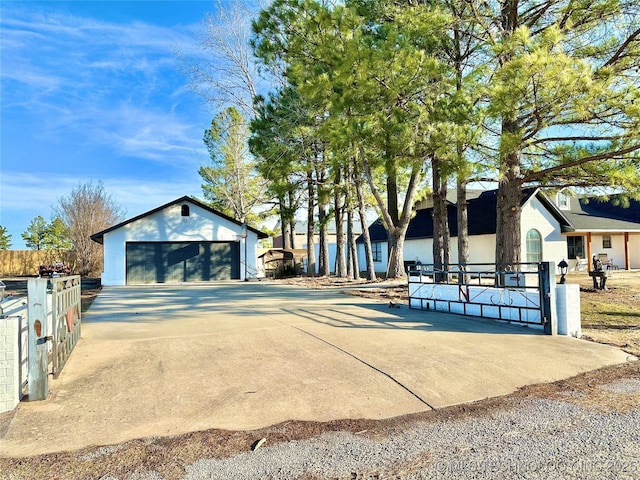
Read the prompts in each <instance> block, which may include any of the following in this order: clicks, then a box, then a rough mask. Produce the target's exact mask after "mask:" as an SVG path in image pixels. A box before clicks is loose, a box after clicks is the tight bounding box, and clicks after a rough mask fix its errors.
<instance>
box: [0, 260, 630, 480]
mask: <svg viewBox="0 0 640 480" xmlns="http://www.w3.org/2000/svg"><path fill="white" fill-rule="evenodd" d="M584 277H586V278H584ZM283 282H285V283H290V284H295V285H305V286H307V287H310V288H321V289H322V288H335V287H337V286H339V287H347V288H345V293H348V294H353V295H360V296H366V297H373V298H377V299H381V300H385V301H387V300H388V301H390V302H394V303H406V302H407V295H406V285H403V284H400V285H398V286H393V287H381V288H376V287H375V286H374V285H365V284H366V282H360V283H358V284H356V285H354V284H353V283H350V282H348V281H344V280H341V279H290V280H285V281H283ZM568 283H579V284H580V286H581V301H582V310H583V333H584V334H585V335H586V336H587V337H588V338H589V339H591V340H593V341H598V342H602V343H609V344H612V345H617V346H619V347H621V348H623V349H624V350H626V351H627V352H629V353H632V354H635V355H639V354H640V311H639V310H638V308H637V305H638V296H639V295H640V272H637V273H628V272H620V273H617V272H616V273H615V274H614V276H613V277H612V278H611V279H610V281H609V286H610V288H609V290H608V291H594V290H593V288H592V283H591V279H590V278H589V277H588V276H586V274H571V275H569V278H568ZM351 286H353V287H354V288H350V287H351ZM98 292H99V290H93V291H86V292H83V299H82V301H83V310H84V309H85V308H87V307H88V305H90V302H91V301H93V298H95V296H96V295H97V293H98ZM628 378H633V379H640V362H631V363H627V364H624V365H619V366H613V367H607V368H604V369H600V370H596V371H592V372H588V373H585V374H582V375H579V376H576V377H573V378H570V379H567V380H562V381H559V382H554V383H549V384H541V385H531V386H527V387H525V388H522V389H521V390H519V391H517V392H515V393H513V394H511V395H507V396H503V397H497V398H490V399H486V400H482V401H478V402H474V403H471V404H464V405H457V406H453V407H448V408H443V409H439V410H434V411H428V412H423V413H418V414H413V415H407V416H402V417H396V418H392V419H387V420H357V419H355V420H339V421H332V422H326V423H316V422H300V421H290V422H285V423H282V424H278V425H274V426H271V427H267V428H263V429H259V430H254V431H225V430H215V429H214V430H207V431H200V432H192V433H189V434H185V435H178V436H173V437H162V438H160V437H154V438H144V439H139V440H133V441H129V442H125V443H122V444H119V445H111V446H102V447H87V448H84V449H82V450H79V451H73V452H62V453H56V454H48V455H40V456H35V457H25V458H18V459H8V458H0V479H12V480H13V479H32V478H49V479H65V480H66V479H69V480H74V479H87V478H109V477H111V476H115V477H121V476H124V475H127V474H129V475H131V474H132V473H135V472H140V473H142V472H147V471H152V470H153V471H156V472H158V474H160V475H161V476H162V477H163V478H165V479H169V480H170V479H179V478H182V477H183V476H184V474H185V468H186V467H187V466H188V465H191V464H192V463H194V462H195V461H196V460H198V459H202V458H223V457H229V456H232V455H235V454H238V453H241V452H248V451H251V450H252V449H253V448H254V447H255V445H256V444H257V443H258V442H259V441H260V440H261V439H266V444H268V445H273V444H276V443H279V442H288V441H291V440H302V439H306V438H312V437H315V436H318V435H320V434H321V433H323V432H331V431H345V432H353V433H359V434H364V435H367V436H370V437H372V438H384V437H385V436H387V435H390V434H391V433H393V432H398V431H401V430H402V429H404V428H408V427H410V426H414V425H415V424H416V423H418V422H435V421H439V420H443V419H463V418H470V417H481V416H485V415H490V414H491V412H492V411H493V410H495V409H498V408H511V407H514V406H516V407H517V405H519V404H520V403H521V402H522V401H523V400H524V399H533V398H543V399H554V400H555V399H561V400H563V401H570V402H574V403H576V404H577V405H579V406H580V407H583V408H589V409H595V410H596V411H602V412H612V411H617V412H626V411H628V410H629V409H632V408H637V406H638V404H640V394H635V395H632V396H612V395H610V394H608V393H607V392H606V390H603V389H601V388H599V385H603V384H607V383H610V382H613V381H615V380H618V379H628ZM10 420H11V413H7V414H3V415H0V438H1V437H2V434H3V428H4V429H6V427H7V426H8V423H9V422H10Z"/></svg>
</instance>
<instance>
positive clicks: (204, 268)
mask: <svg viewBox="0 0 640 480" xmlns="http://www.w3.org/2000/svg"><path fill="white" fill-rule="evenodd" d="M261 238H267V235H266V234H265V233H263V232H261V231H259V230H256V229H254V228H251V227H247V226H246V225H243V224H242V222H239V221H237V220H234V219H233V218H230V217H228V216H226V215H224V214H222V213H220V212H218V211H216V210H214V209H212V208H211V207H209V206H207V205H205V204H204V203H202V202H199V201H198V200H196V199H194V198H191V197H188V196H184V197H181V198H178V199H176V200H174V201H172V202H170V203H167V204H166V205H162V206H160V207H158V208H156V209H154V210H151V211H148V212H146V213H143V214H141V215H138V216H137V217H134V218H131V219H129V220H126V221H124V222H122V223H119V224H118V225H114V226H112V227H110V228H107V229H106V230H103V231H101V232H98V233H96V234H94V235H92V236H91V239H92V240H94V241H95V242H98V243H100V244H102V245H103V251H104V271H103V272H102V284H103V285H106V286H117V285H135V284H145V283H169V282H202V281H212V280H244V279H248V278H251V277H255V276H256V272H257V270H256V265H257V247H258V240H259V239H261Z"/></svg>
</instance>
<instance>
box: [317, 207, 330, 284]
mask: <svg viewBox="0 0 640 480" xmlns="http://www.w3.org/2000/svg"><path fill="white" fill-rule="evenodd" d="M326 219H327V207H326V206H325V205H324V204H321V203H318V225H319V230H320V231H319V237H320V239H319V240H320V241H319V245H320V246H319V248H318V250H319V252H318V257H319V258H318V275H320V276H321V277H326V276H327V275H329V273H331V272H330V267H329V245H328V238H327V225H326V223H327V221H326Z"/></svg>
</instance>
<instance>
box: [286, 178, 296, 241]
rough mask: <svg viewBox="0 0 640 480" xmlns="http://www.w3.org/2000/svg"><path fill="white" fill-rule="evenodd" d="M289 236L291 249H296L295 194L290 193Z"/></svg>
mask: <svg viewBox="0 0 640 480" xmlns="http://www.w3.org/2000/svg"><path fill="white" fill-rule="evenodd" d="M287 209H288V210H289V224H290V225H289V234H290V235H291V242H290V243H291V248H296V217H295V210H296V208H295V194H294V192H293V191H291V190H290V191H289V205H288V207H287Z"/></svg>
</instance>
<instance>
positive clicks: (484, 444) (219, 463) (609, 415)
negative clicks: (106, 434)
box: [0, 369, 640, 480]
mask: <svg viewBox="0 0 640 480" xmlns="http://www.w3.org/2000/svg"><path fill="white" fill-rule="evenodd" d="M636 371H637V369H636ZM592 382H593V380H592V379H589V378H586V379H585V381H584V382H583V385H582V386H581V387H580V388H573V387H571V388H567V385H564V384H562V382H560V385H557V386H558V387H559V388H558V389H557V390H555V391H552V390H549V389H548V387H541V390H539V391H538V390H536V389H535V388H534V391H533V392H531V393H529V394H526V395H524V396H523V395H519V394H516V395H513V396H509V397H505V398H504V399H502V400H501V401H499V402H498V403H497V404H495V405H489V406H488V408H479V409H477V410H475V409H473V408H470V409H469V410H467V409H466V407H465V406H460V407H457V408H454V409H452V410H451V412H449V413H445V414H440V415H438V416H435V417H431V416H427V417H422V418H417V419H414V420H411V419H410V420H409V421H406V422H403V423H399V424H395V423H391V424H390V425H388V426H386V427H384V428H376V427H375V426H374V427H372V428H371V429H366V430H363V431H359V432H353V431H352V432H349V431H337V432H325V433H321V434H319V435H317V436H313V437H311V438H307V439H302V440H290V441H286V440H285V441H280V442H274V443H273V444H271V445H270V444H269V440H268V438H269V435H268V434H265V435H266V436H267V440H266V442H264V444H263V446H261V447H260V448H257V449H255V451H250V450H247V451H244V452H242V453H235V454H231V455H228V456H223V457H221V458H201V459H199V460H197V461H195V462H193V463H189V464H185V465H184V469H183V470H182V472H183V473H182V474H180V478H183V479H185V480H200V479H224V480H230V479H252V480H253V479H274V480H275V479H285V480H291V479H303V480H318V479H345V480H373V479H406V480H409V479H440V478H441V479H492V480H493V479H514V478H522V479H545V480H547V479H551V480H553V479H580V480H582V479H616V480H618V479H637V478H640V405H639V403H638V402H639V401H640V379H638V378H629V377H627V378H619V379H611V381H609V382H608V383H607V382H604V383H599V384H597V385H594V384H593V383H592ZM541 393H542V395H540V394H541ZM542 397H546V398H542ZM480 403H482V402H480ZM146 443H147V444H148V445H153V443H154V439H146ZM120 450H121V447H119V446H112V447H101V448H99V449H97V450H94V451H93V452H92V453H91V454H90V455H86V454H85V455H84V456H80V457H76V458H77V459H78V460H80V461H87V460H93V461H96V460H97V461H100V459H101V458H100V457H102V460H103V461H105V462H108V461H109V458H110V457H111V456H113V455H118V452H120ZM0 477H3V475H1V474H0ZM6 478H18V477H11V476H9V477H6ZM52 478H53V477H52ZM56 478H65V476H61V477H56ZM84 478H100V479H101V480H164V479H166V478H167V477H166V476H164V475H162V474H161V473H159V472H158V471H155V470H153V469H148V470H147V469H144V468H140V466H138V468H135V470H134V471H130V472H129V473H127V474H124V475H121V476H113V475H104V476H103V475H100V476H99V477H91V476H87V477H84ZM171 478H178V477H173V476H171Z"/></svg>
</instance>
